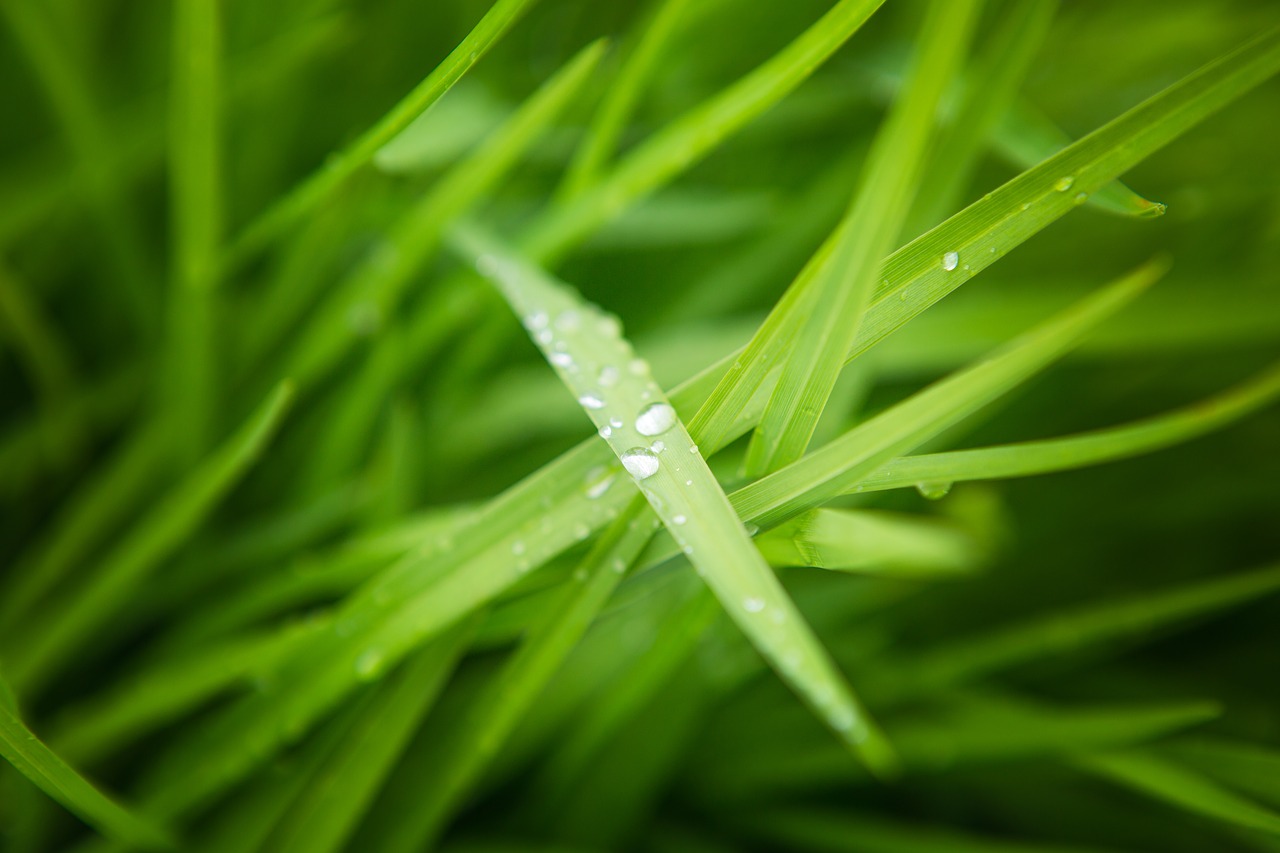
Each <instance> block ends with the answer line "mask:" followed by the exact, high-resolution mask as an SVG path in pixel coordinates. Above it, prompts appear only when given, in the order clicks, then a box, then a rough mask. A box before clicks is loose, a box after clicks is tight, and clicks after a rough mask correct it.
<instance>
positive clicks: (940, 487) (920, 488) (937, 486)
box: [916, 481, 951, 501]
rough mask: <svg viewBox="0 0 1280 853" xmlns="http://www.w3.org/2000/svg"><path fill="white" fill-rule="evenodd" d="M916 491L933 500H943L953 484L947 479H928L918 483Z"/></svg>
mask: <svg viewBox="0 0 1280 853" xmlns="http://www.w3.org/2000/svg"><path fill="white" fill-rule="evenodd" d="M916 491H917V492H919V493H920V496H921V497H923V498H925V499H927V500H931V501H938V500H942V499H943V498H945V497H946V496H947V492H949V491H951V484H950V483H948V482H945V481H928V482H924V483H916Z"/></svg>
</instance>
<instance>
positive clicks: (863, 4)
mask: <svg viewBox="0 0 1280 853" xmlns="http://www.w3.org/2000/svg"><path fill="white" fill-rule="evenodd" d="M883 2H884V0H840V2H838V3H836V5H835V6H833V7H832V8H831V9H830V10H829V11H828V12H827V13H826V14H825V15H824V16H823V17H822V18H820V19H819V20H817V21H816V22H815V23H814V24H813V25H812V26H810V27H809V28H808V29H807V30H805V31H804V32H803V33H801V34H800V35H799V36H798V37H797V38H796V39H795V40H793V41H792V42H791V43H790V44H788V45H787V46H786V47H785V48H783V49H782V50H781V51H779V52H778V53H777V54H775V55H774V56H773V57H772V58H771V59H769V60H768V61H766V62H765V63H763V64H762V65H760V66H759V67H757V68H756V69H755V70H754V71H752V72H750V73H749V74H747V75H745V76H743V77H742V78H740V79H739V80H738V81H737V82H735V83H733V84H731V85H730V86H728V87H727V88H725V89H724V90H723V91H721V92H720V93H718V94H717V95H714V96H713V97H711V98H709V99H708V100H706V101H704V102H703V103H702V104H700V105H699V106H697V107H695V108H694V109H692V110H690V111H689V112H688V113H685V114H684V115H683V116H681V117H680V118H678V119H676V120H675V121H674V122H672V123H671V124H669V125H667V126H666V127H664V128H663V129H662V130H659V131H658V132H657V133H655V134H654V135H653V136H651V137H649V139H647V140H645V142H643V143H641V144H640V145H639V146H638V147H637V148H636V149H635V150H633V151H632V152H631V153H629V154H628V155H627V156H626V157H625V158H623V160H622V161H621V162H620V163H618V165H617V166H616V167H615V168H614V169H612V170H611V171H610V172H609V173H608V174H607V175H606V176H604V177H603V178H602V179H601V180H600V181H599V182H598V183H597V184H596V185H595V186H593V187H591V188H590V189H589V190H588V191H587V192H585V193H583V194H582V195H581V196H579V197H578V198H577V199H576V200H575V201H574V202H573V203H572V204H570V205H568V206H565V207H561V208H553V209H551V210H550V211H548V214H547V215H546V216H544V217H541V218H540V219H539V220H538V221H537V222H536V223H535V224H534V226H533V227H532V228H531V229H530V230H529V231H528V232H527V233H526V234H525V236H524V238H523V239H521V240H520V241H519V247H520V249H521V250H522V251H523V252H524V253H525V254H526V255H528V256H529V257H530V258H532V259H533V260H535V261H537V262H540V263H547V264H550V263H553V262H554V261H555V260H556V259H557V258H558V256H559V255H561V254H562V253H563V252H564V251H566V250H567V249H568V248H569V247H570V246H572V245H575V244H576V243H578V242H580V241H581V240H582V239H583V238H584V237H585V236H586V235H587V234H589V233H590V232H591V231H593V230H594V229H595V228H597V227H599V226H600V225H601V224H602V223H604V222H606V221H608V220H609V219H612V218H613V217H614V216H616V215H617V214H618V213H619V212H621V211H622V210H623V209H625V208H626V207H628V206H629V205H631V204H632V203H633V202H635V200H636V199H639V198H641V197H643V196H645V195H647V194H648V193H650V192H652V191H653V190H654V189H656V188H657V187H659V186H661V185H663V184H665V183H666V182H667V181H669V180H671V178H673V177H674V176H675V175H677V174H679V173H680V172H682V171H684V170H685V169H687V168H689V167H690V166H691V165H693V164H694V163H695V162H697V161H698V160H700V159H701V158H702V157H704V156H706V154H707V153H708V152H710V151H712V150H713V149H714V148H715V147H716V146H718V145H719V144H720V143H721V142H723V141H724V140H725V139H726V138H728V137H729V136H730V135H731V134H733V133H734V132H736V131H737V130H738V129H740V128H741V127H742V126H743V125H745V124H746V123H747V122H749V121H751V119H753V118H755V117H756V116H758V115H760V114H761V113H762V112H764V111H765V110H766V109H768V108H769V107H771V106H773V105H774V104H775V103H777V102H778V101H780V100H781V99H782V98H784V97H786V95H788V94H789V93H790V92H792V91H794V90H795V88H796V87H797V86H799V85H800V84H801V83H802V82H804V80H805V79H807V78H808V77H809V76H810V75H811V74H812V73H813V72H814V71H815V70H816V69H817V68H818V66H819V65H821V64H822V63H823V62H824V61H825V60H826V59H827V58H828V57H830V56H831V54H832V53H834V52H835V51H836V49H837V48H839V47H840V46H841V45H842V44H844V43H845V41H847V40H848V39H849V38H850V37H851V36H852V35H853V34H854V33H855V32H856V31H857V30H858V28H859V27H861V26H862V24H863V23H865V22H866V20H867V19H868V18H870V17H871V15H872V13H874V12H875V11H876V9H878V8H880V6H881V4H882V3H883Z"/></svg>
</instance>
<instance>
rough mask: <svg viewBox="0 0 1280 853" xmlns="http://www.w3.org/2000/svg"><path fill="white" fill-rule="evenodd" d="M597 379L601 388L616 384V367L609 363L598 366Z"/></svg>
mask: <svg viewBox="0 0 1280 853" xmlns="http://www.w3.org/2000/svg"><path fill="white" fill-rule="evenodd" d="M597 381H598V382H599V383H600V387H601V388H608V387H610V386H612V385H616V384H617V382H618V368H616V367H614V366H613V365H611V364H610V365H605V366H604V367H602V368H600V375H599V376H598V377H597Z"/></svg>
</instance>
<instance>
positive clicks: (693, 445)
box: [689, 444, 698, 454]
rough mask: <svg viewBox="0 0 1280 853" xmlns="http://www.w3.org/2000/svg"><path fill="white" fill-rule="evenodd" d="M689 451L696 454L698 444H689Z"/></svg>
mask: <svg viewBox="0 0 1280 853" xmlns="http://www.w3.org/2000/svg"><path fill="white" fill-rule="evenodd" d="M689 452H690V453H693V454H696V453H697V452H698V445H696V444H691V445H689Z"/></svg>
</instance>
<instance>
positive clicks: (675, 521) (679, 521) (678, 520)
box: [671, 515, 689, 524]
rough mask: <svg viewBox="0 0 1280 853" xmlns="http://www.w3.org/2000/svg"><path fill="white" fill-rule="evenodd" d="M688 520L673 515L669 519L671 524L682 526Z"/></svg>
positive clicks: (681, 516)
mask: <svg viewBox="0 0 1280 853" xmlns="http://www.w3.org/2000/svg"><path fill="white" fill-rule="evenodd" d="M688 520H689V519H687V518H685V517H684V516H683V515H674V516H672V517H671V523H672V524H684V523H685V522H686V521H688Z"/></svg>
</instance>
